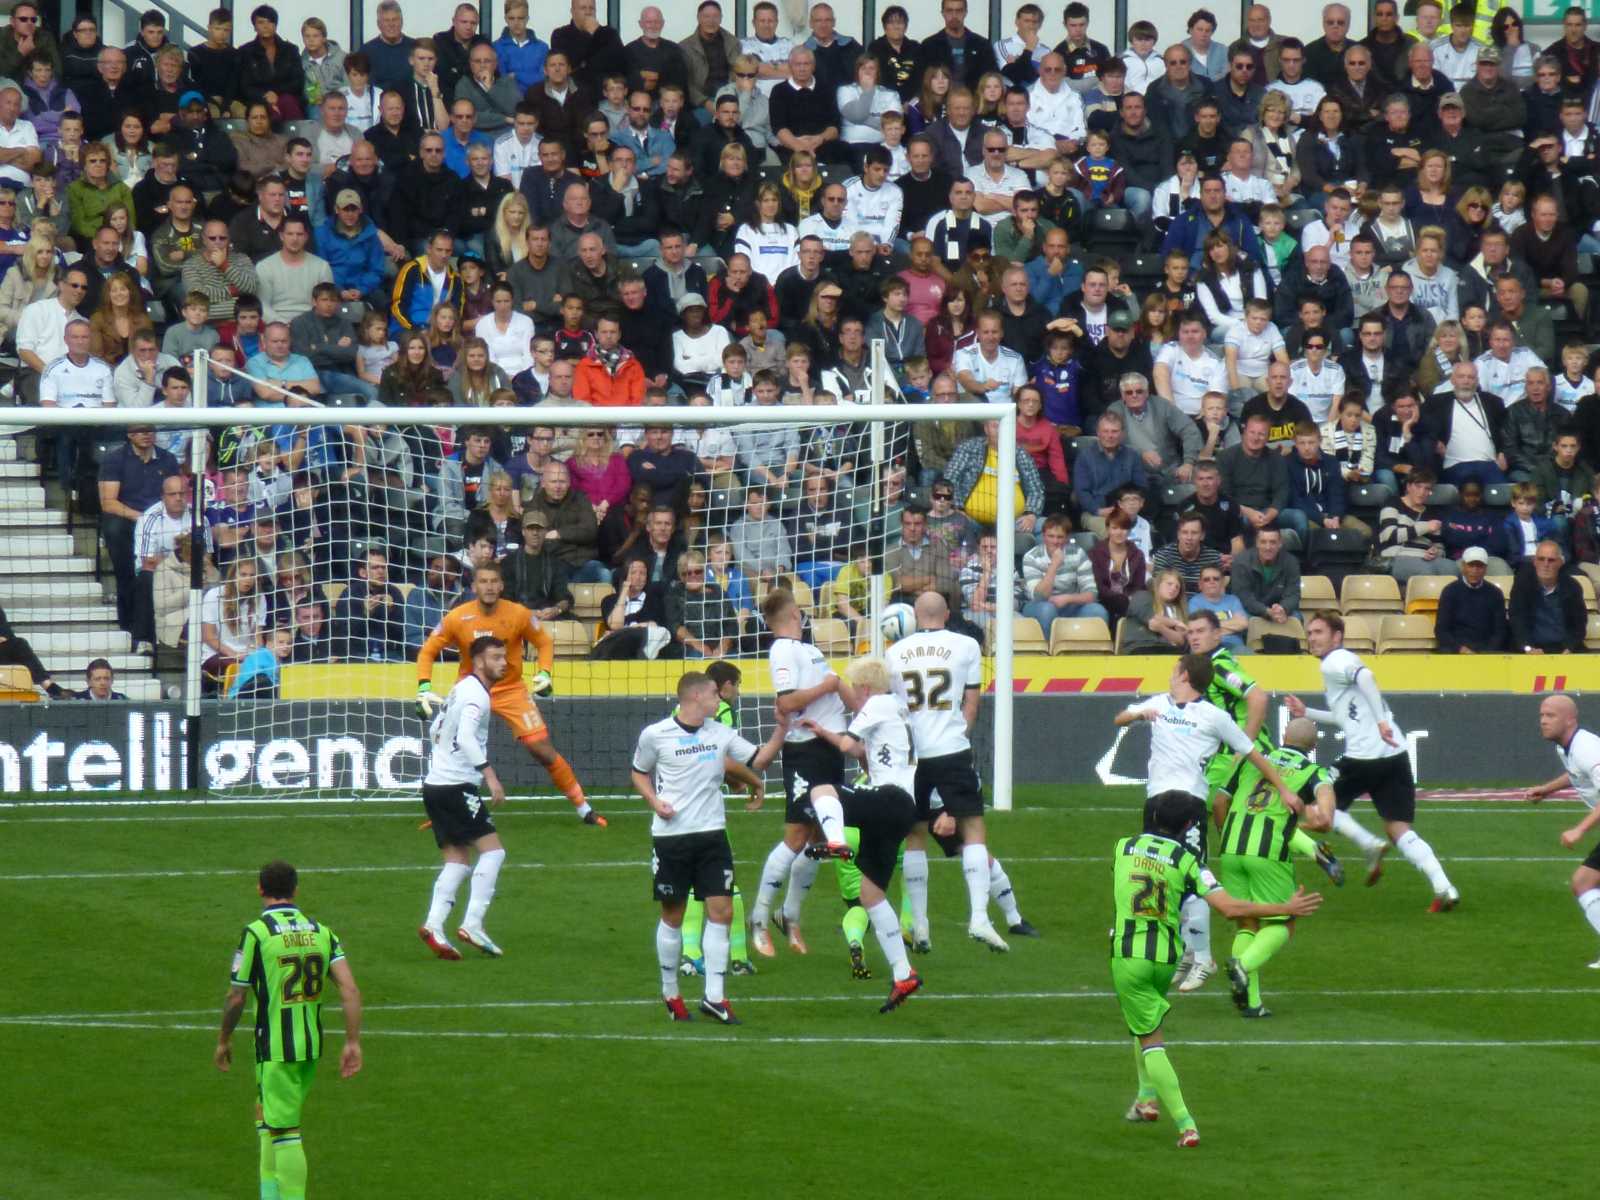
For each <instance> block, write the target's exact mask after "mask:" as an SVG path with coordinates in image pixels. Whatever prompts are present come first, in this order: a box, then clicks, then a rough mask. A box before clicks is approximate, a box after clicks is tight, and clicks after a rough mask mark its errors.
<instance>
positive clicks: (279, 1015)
mask: <svg viewBox="0 0 1600 1200" xmlns="http://www.w3.org/2000/svg"><path fill="white" fill-rule="evenodd" d="M343 957H344V948H343V947H342V946H340V945H339V939H338V937H336V936H335V935H334V932H333V930H331V929H329V928H328V927H327V926H326V925H319V924H317V922H315V921H313V920H312V919H311V918H310V917H308V916H306V915H305V913H303V912H301V911H300V909H299V908H298V907H297V906H295V905H293V904H274V905H272V906H271V907H270V908H267V909H266V910H264V911H263V912H262V914H261V915H260V916H259V917H257V918H256V919H255V920H254V921H251V922H250V924H248V925H246V926H245V927H244V933H242V934H241V935H240V936H239V948H238V950H236V951H235V952H234V955H233V976H232V982H233V985H234V986H235V987H243V988H249V989H250V991H251V993H252V994H253V995H254V996H255V1002H256V1061H257V1062H311V1061H314V1060H316V1059H319V1058H321V1057H322V993H323V989H324V988H325V987H326V986H327V982H328V974H329V968H331V967H332V966H333V964H334V963H336V962H338V961H339V960H340V959H342V958H343Z"/></svg>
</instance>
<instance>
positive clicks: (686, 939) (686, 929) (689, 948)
mask: <svg viewBox="0 0 1600 1200" xmlns="http://www.w3.org/2000/svg"><path fill="white" fill-rule="evenodd" d="M705 927H706V903H705V901H704V900H702V899H700V897H699V896H690V897H689V903H687V904H685V905H684V906H683V956H684V957H685V958H701V957H703V956H704V954H705V951H704V950H702V949H701V948H700V934H701V931H703V930H704V929H705Z"/></svg>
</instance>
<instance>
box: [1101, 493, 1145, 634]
mask: <svg viewBox="0 0 1600 1200" xmlns="http://www.w3.org/2000/svg"><path fill="white" fill-rule="evenodd" d="M1133 525H1134V518H1133V517H1132V516H1131V515H1129V514H1128V513H1127V512H1126V511H1124V510H1123V509H1122V508H1120V507H1115V508H1112V510H1111V512H1110V514H1109V515H1108V516H1107V517H1106V518H1105V530H1106V533H1105V536H1104V537H1103V538H1101V539H1100V540H1099V541H1097V542H1096V543H1095V544H1094V548H1093V549H1091V550H1090V551H1089V566H1090V567H1091V569H1092V570H1093V571H1094V585H1095V595H1096V598H1097V599H1098V601H1099V603H1100V606H1101V607H1102V608H1104V609H1105V610H1106V612H1107V613H1109V614H1110V617H1109V623H1110V624H1111V625H1112V627H1113V628H1115V627H1116V623H1117V622H1118V621H1120V620H1121V619H1122V618H1123V617H1124V616H1126V615H1127V612H1128V603H1129V601H1130V600H1131V599H1132V597H1133V596H1134V595H1135V594H1137V593H1139V592H1142V591H1144V590H1145V570H1146V562H1145V556H1144V551H1143V550H1141V549H1140V548H1139V547H1138V546H1136V545H1134V544H1133V542H1132V541H1131V540H1130V535H1131V533H1132V532H1133Z"/></svg>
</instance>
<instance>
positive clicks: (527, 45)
mask: <svg viewBox="0 0 1600 1200" xmlns="http://www.w3.org/2000/svg"><path fill="white" fill-rule="evenodd" d="M494 52H495V56H496V57H497V58H499V60H500V74H502V75H514V76H515V77H516V80H517V83H518V85H519V86H520V87H521V88H522V90H523V91H527V90H528V89H529V88H531V87H535V86H537V85H538V84H541V83H543V82H544V60H545V59H546V58H548V57H549V56H550V46H549V43H547V42H541V41H540V40H539V39H538V38H537V37H535V36H534V35H533V34H532V33H531V32H530V33H529V34H528V35H527V39H526V40H525V41H522V42H518V41H517V39H516V38H514V37H512V36H511V31H510V30H509V29H502V30H501V31H500V36H499V37H498V38H496V39H495V42H494Z"/></svg>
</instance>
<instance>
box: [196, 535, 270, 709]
mask: <svg viewBox="0 0 1600 1200" xmlns="http://www.w3.org/2000/svg"><path fill="white" fill-rule="evenodd" d="M258 570H259V568H258V567H257V566H256V560H255V559H253V558H241V559H239V560H238V561H237V562H234V563H232V564H231V565H230V566H229V567H228V568H227V570H226V571H224V572H223V576H222V580H223V582H222V586H221V587H216V588H212V589H211V590H210V591H209V592H207V593H206V594H205V598H204V599H203V600H202V601H201V606H200V638H201V641H202V642H204V644H205V649H206V654H207V657H206V660H205V664H204V666H203V667H202V671H203V672H204V674H205V677H206V681H207V683H208V684H209V685H210V687H211V688H212V689H213V690H214V689H216V688H218V687H220V686H221V684H222V682H223V678H224V676H225V675H226V674H227V671H228V668H229V667H230V666H232V665H234V664H235V663H238V662H241V661H243V659H244V657H245V656H246V655H247V654H249V653H250V652H251V651H252V650H255V649H257V648H258V647H260V645H261V632H262V630H263V629H265V628H266V623H267V600H266V597H265V596H263V595H262V594H261V590H260V589H259V588H258V587H257V586H256V582H257V580H256V576H257V573H258Z"/></svg>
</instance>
